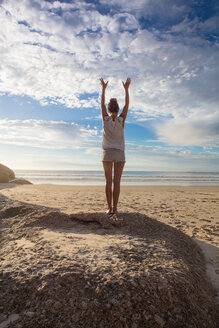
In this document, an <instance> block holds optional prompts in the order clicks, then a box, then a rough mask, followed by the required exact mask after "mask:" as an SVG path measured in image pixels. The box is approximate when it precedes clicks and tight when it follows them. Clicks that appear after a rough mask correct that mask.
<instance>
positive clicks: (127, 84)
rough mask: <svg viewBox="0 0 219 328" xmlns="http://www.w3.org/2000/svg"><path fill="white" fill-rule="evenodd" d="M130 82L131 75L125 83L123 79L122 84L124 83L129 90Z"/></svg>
mask: <svg viewBox="0 0 219 328" xmlns="http://www.w3.org/2000/svg"><path fill="white" fill-rule="evenodd" d="M130 83H131V79H130V77H128V78H127V80H126V82H125V83H124V82H123V81H122V84H123V87H124V89H125V90H128V88H129V86H130Z"/></svg>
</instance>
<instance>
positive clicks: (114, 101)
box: [108, 98, 119, 113]
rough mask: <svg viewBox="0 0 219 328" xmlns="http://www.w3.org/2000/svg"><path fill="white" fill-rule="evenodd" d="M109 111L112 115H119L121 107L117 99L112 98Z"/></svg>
mask: <svg viewBox="0 0 219 328" xmlns="http://www.w3.org/2000/svg"><path fill="white" fill-rule="evenodd" d="M108 110H109V112H110V113H118V111H119V105H118V102H117V99H116V98H111V99H110V101H109V104H108Z"/></svg>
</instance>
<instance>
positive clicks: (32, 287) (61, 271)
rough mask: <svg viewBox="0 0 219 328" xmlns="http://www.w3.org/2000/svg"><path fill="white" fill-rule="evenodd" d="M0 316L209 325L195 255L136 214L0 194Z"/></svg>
mask: <svg viewBox="0 0 219 328" xmlns="http://www.w3.org/2000/svg"><path fill="white" fill-rule="evenodd" d="M0 220H1V222H2V241H1V245H0V246H1V247H0V258H1V261H2V262H1V270H2V271H1V273H0V279H1V284H2V287H1V289H0V307H1V309H2V314H3V315H4V316H5V317H3V320H4V321H3V320H2V321H3V322H2V324H3V323H5V322H6V320H8V319H10V318H11V316H12V315H14V314H17V317H16V321H15V322H11V324H10V328H17V327H22V328H24V327H34V328H41V327H44V328H60V327H63V328H67V327H75V328H84V327H91V328H95V327H96V328H100V327H104V328H124V327H127V328H129V327H130V328H138V327H140V328H141V327H148V328H162V327H163V328H176V327H178V328H185V327H187V328H194V327H199V328H208V327H211V328H216V327H217V308H216V304H215V299H214V290H213V288H212V286H211V285H210V283H209V282H208V280H207V278H206V273H205V263H204V258H203V254H202V252H201V250H200V248H199V247H198V246H197V245H196V244H195V242H194V241H193V240H192V239H191V238H190V237H188V236H187V235H185V234H184V233H182V232H180V231H179V230H177V229H174V228H171V227H170V226H168V225H166V224H163V223H161V222H159V221H156V220H154V219H152V218H149V217H147V216H146V215H142V214H139V213H121V214H118V215H113V216H111V217H109V216H107V215H106V214H104V213H81V214H71V215H68V214H65V213H61V212H59V211H55V210H54V209H51V208H46V207H42V206H33V205H27V204H25V203H21V202H13V201H12V200H11V199H8V198H6V197H4V196H3V195H2V196H1V194H0ZM12 295H13V296H12Z"/></svg>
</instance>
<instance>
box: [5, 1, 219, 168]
mask: <svg viewBox="0 0 219 328" xmlns="http://www.w3.org/2000/svg"><path fill="white" fill-rule="evenodd" d="M0 26H1V29H0V162H1V163H2V164H4V165H7V166H9V167H10V168H12V169H15V170H16V169H51V170H55V169H68V170H71V169H72V170H74V169H89V170H99V169H102V163H101V142H102V121H101V112H100V95H101V86H100V81H99V79H100V77H103V79H105V80H106V81H109V83H108V87H107V89H106V104H107V103H108V101H109V99H110V98H112V97H113V98H117V99H118V102H119V106H120V110H122V108H123V106H124V89H123V86H122V81H125V80H126V78H127V77H130V78H131V81H132V82H131V86H130V107H129V112H128V116H127V119H126V122H125V130H124V133H125V140H126V166H125V168H126V170H145V171H147V170H149V171H152V170H154V171H157V170H158V171H165V170H168V171H170V170H174V171H219V151H218V150H219V149H218V145H219V43H218V39H219V38H218V37H219V5H218V1H216V0H209V1H206V0H189V1H188V0H182V1H175V0H165V1H163V0H120V1H115V0H111V1H106V0H101V1H98V0H94V1H92V0H86V1H83V0H81V1H74V0H65V1H53V0H47V1H45V0H19V1H17V0H0Z"/></svg>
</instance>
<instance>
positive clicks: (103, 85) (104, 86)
mask: <svg viewBox="0 0 219 328" xmlns="http://www.w3.org/2000/svg"><path fill="white" fill-rule="evenodd" d="M100 84H101V85H102V88H103V89H106V87H107V84H108V81H107V82H104V80H103V78H102V77H101V79H100Z"/></svg>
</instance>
